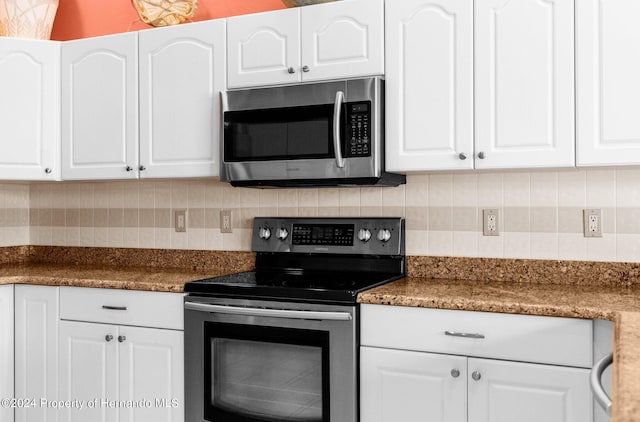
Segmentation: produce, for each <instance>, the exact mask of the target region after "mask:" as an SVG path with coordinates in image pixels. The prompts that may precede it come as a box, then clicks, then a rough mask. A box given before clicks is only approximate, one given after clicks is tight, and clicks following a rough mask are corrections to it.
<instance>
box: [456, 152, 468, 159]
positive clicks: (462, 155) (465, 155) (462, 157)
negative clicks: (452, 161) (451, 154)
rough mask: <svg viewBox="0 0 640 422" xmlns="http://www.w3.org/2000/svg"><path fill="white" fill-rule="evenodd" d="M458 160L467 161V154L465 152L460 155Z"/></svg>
mask: <svg viewBox="0 0 640 422" xmlns="http://www.w3.org/2000/svg"><path fill="white" fill-rule="evenodd" d="M458 158H459V159H461V160H466V159H467V154H465V153H464V152H461V153H460V154H458Z"/></svg>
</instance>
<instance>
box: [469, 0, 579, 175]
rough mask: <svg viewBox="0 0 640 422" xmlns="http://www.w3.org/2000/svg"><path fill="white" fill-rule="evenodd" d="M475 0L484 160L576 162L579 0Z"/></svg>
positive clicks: (498, 164) (481, 164) (479, 164)
mask: <svg viewBox="0 0 640 422" xmlns="http://www.w3.org/2000/svg"><path fill="white" fill-rule="evenodd" d="M474 4H475V25H474V31H475V129H476V132H475V139H476V142H475V143H476V157H478V158H480V157H484V159H476V161H475V164H476V168H478V169H484V168H518V167H561V166H573V165H574V161H575V159H574V151H575V134H574V114H575V113H574V59H573V58H574V32H573V30H574V8H573V4H574V1H573V0H544V1H540V0H518V1H510V0H476V1H475V3H474Z"/></svg>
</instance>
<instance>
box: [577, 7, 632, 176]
mask: <svg viewBox="0 0 640 422" xmlns="http://www.w3.org/2000/svg"><path fill="white" fill-rule="evenodd" d="M639 21H640V2H638V1H637V0H580V1H576V48H577V63H576V69H577V71H576V75H577V102H576V104H577V149H578V165H579V166H590V165H620V164H632V165H638V164H640V77H638V75H640V55H638V45H640V25H638V22H639Z"/></svg>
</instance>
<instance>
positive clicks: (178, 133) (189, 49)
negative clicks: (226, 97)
mask: <svg viewBox="0 0 640 422" xmlns="http://www.w3.org/2000/svg"><path fill="white" fill-rule="evenodd" d="M225 28H226V27H225V21H224V20H215V21H210V22H201V23H194V24H189V25H181V26H174V27H168V28H159V29H154V30H151V31H142V32H140V40H139V42H140V121H141V122H142V123H141V125H140V164H141V165H142V166H144V167H146V170H144V171H143V172H141V173H140V176H141V177H202V176H217V175H218V173H219V168H218V167H219V162H218V154H219V152H218V146H219V136H220V91H221V90H223V89H225V87H226V83H225V50H226V45H225V36H226V34H225Z"/></svg>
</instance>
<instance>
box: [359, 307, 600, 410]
mask: <svg viewBox="0 0 640 422" xmlns="http://www.w3.org/2000/svg"><path fill="white" fill-rule="evenodd" d="M361 324H362V327H361V328H362V338H361V344H362V346H361V348H360V412H361V422H392V421H398V420H401V421H403V422H413V421H415V422H418V421H429V422H513V421H518V422H539V421H545V422H590V421H593V400H592V396H591V391H590V388H589V368H590V366H591V362H592V359H591V357H590V355H591V353H592V347H593V346H592V344H593V343H592V333H593V324H592V321H587V320H576V319H568V318H551V317H537V316H524V315H508V314H491V313H483V312H466V311H446V310H433V309H419V308H406V307H393V306H383V305H363V306H362V318H361ZM523 346H524V347H523ZM567 349H569V354H564V353H560V352H558V353H557V357H556V356H554V351H556V350H557V351H560V350H562V351H565V350H567ZM581 350H584V352H585V353H584V354H583V353H580V351H581ZM433 352H437V353H433ZM537 356H539V358H538V357H537Z"/></svg>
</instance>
